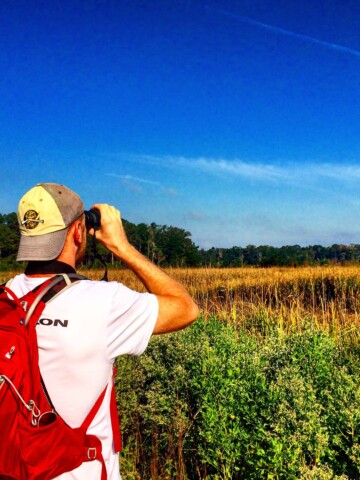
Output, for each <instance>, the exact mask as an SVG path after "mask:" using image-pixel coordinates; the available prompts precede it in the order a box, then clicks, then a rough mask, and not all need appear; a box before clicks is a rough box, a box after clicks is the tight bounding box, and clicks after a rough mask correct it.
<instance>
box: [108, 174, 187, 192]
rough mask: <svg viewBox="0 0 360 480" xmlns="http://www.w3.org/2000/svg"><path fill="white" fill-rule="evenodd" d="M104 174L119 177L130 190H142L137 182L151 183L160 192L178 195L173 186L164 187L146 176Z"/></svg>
mask: <svg viewBox="0 0 360 480" xmlns="http://www.w3.org/2000/svg"><path fill="white" fill-rule="evenodd" d="M105 175H106V176H108V177H115V178H119V179H120V180H121V181H122V182H123V184H124V185H126V187H127V188H128V189H129V190H132V191H134V192H142V191H143V188H142V186H140V185H139V184H145V185H152V186H155V187H159V191H160V192H161V193H165V194H167V195H169V196H171V197H177V196H178V195H179V194H178V192H177V191H176V190H175V188H168V187H164V186H163V185H162V184H161V183H160V182H157V181H154V180H148V179H146V178H141V177H134V176H133V175H120V174H117V173H105Z"/></svg>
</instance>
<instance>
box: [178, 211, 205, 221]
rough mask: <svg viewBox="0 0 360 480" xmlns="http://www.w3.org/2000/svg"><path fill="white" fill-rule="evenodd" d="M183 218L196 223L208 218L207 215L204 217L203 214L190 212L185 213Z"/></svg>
mask: <svg viewBox="0 0 360 480" xmlns="http://www.w3.org/2000/svg"><path fill="white" fill-rule="evenodd" d="M184 217H185V219H186V220H194V221H196V222H202V221H204V220H206V219H207V218H208V215H206V214H205V213H203V212H197V211H191V212H186V213H185V215H184Z"/></svg>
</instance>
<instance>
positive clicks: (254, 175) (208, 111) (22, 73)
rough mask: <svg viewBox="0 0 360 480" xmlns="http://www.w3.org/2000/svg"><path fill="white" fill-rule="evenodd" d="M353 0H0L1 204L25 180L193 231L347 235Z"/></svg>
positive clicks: (359, 9) (355, 78) (351, 199)
mask: <svg viewBox="0 0 360 480" xmlns="http://www.w3.org/2000/svg"><path fill="white" fill-rule="evenodd" d="M359 25H360V3H359V1H358V0H318V1H314V0H311V1H309V0H303V1H301V2H299V1H295V0H294V1H293V0H261V1H260V0H113V1H105V0H104V1H100V0H97V1H95V0H67V1H63V0H61V1H59V0H51V1H44V0H41V1H40V0H38V1H33V0H24V1H20V0H1V2H0V68H1V75H0V105H1V113H0V127H1V128H0V167H1V168H0V178H1V188H0V212H1V213H10V212H14V211H16V209H17V204H18V201H19V199H20V197H21V196H22V195H23V194H24V193H25V191H27V190H28V189H30V188H31V187H33V186H34V185H35V184H36V183H38V182H55V183H61V184H64V185H66V186H68V187H69V188H72V189H73V190H74V191H76V192H77V193H79V194H80V196H81V197H82V199H83V201H84V204H85V206H86V208H90V207H91V206H92V205H93V204H95V203H109V204H111V205H115V206H116V207H117V208H119V210H120V211H121V215H122V217H123V218H125V219H126V220H128V221H130V222H133V223H140V222H144V223H147V224H150V223H152V222H155V223H156V224H159V225H168V226H170V225H172V226H176V227H179V228H183V229H185V230H187V231H189V232H191V234H192V240H193V241H194V243H195V244H196V245H198V246H199V247H200V248H205V249H208V248H211V247H225V248H227V247H232V246H246V245H250V244H252V245H256V246H259V245H273V246H282V245H295V244H298V245H302V246H307V245H314V244H321V245H324V246H329V245H332V244H334V243H342V244H351V243H360V195H359V194H360V122H359V114H360V29H359Z"/></svg>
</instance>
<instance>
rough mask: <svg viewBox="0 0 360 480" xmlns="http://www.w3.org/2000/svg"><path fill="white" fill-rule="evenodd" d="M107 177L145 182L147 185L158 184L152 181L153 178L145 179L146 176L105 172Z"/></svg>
mask: <svg viewBox="0 0 360 480" xmlns="http://www.w3.org/2000/svg"><path fill="white" fill-rule="evenodd" d="M105 175H107V176H108V177H115V178H120V179H121V180H124V181H126V182H135V183H147V184H149V185H158V186H160V183H159V182H154V181H153V180H147V179H146V178H140V177H133V176H132V175H118V174H117V173H105Z"/></svg>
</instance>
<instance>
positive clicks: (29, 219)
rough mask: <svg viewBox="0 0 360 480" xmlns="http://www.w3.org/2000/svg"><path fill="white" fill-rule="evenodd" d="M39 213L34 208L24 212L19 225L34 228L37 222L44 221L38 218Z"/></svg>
mask: <svg viewBox="0 0 360 480" xmlns="http://www.w3.org/2000/svg"><path fill="white" fill-rule="evenodd" d="M38 217H39V214H38V213H37V212H35V210H28V211H27V212H25V215H24V220H23V221H22V222H21V225H25V228H27V229H29V230H33V229H34V228H36V227H37V226H38V225H39V223H44V220H40V219H39V218H38Z"/></svg>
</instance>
